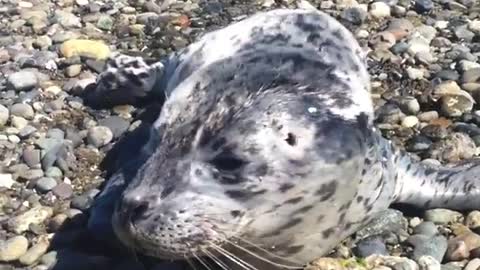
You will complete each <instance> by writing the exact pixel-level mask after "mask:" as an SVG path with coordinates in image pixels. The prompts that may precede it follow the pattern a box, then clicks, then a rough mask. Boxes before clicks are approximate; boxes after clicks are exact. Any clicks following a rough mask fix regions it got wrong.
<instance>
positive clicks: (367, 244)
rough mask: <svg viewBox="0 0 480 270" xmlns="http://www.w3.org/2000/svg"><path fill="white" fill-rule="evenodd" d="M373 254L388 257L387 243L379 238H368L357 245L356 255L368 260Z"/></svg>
mask: <svg viewBox="0 0 480 270" xmlns="http://www.w3.org/2000/svg"><path fill="white" fill-rule="evenodd" d="M373 254H379V255H388V250H387V247H386V246H385V243H384V242H383V241H382V239H381V238H379V237H375V236H374V237H368V238H365V239H362V240H360V241H359V242H358V243H357V244H356V248H355V255H357V256H358V257H362V258H366V257H368V256H370V255H373Z"/></svg>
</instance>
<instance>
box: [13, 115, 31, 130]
mask: <svg viewBox="0 0 480 270" xmlns="http://www.w3.org/2000/svg"><path fill="white" fill-rule="evenodd" d="M10 122H11V124H12V126H13V127H15V128H16V129H18V130H21V129H23V128H25V127H26V126H27V125H28V120H27V119H25V118H23V117H18V116H15V115H12V116H11V118H10Z"/></svg>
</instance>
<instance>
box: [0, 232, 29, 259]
mask: <svg viewBox="0 0 480 270" xmlns="http://www.w3.org/2000/svg"><path fill="white" fill-rule="evenodd" d="M27 249H28V240H27V238H25V236H21V235H19V236H14V237H12V238H10V239H8V240H6V241H4V242H0V261H1V262H10V261H15V260H17V259H18V258H20V257H21V256H22V255H24V254H25V252H27Z"/></svg>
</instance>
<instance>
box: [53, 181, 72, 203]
mask: <svg viewBox="0 0 480 270" xmlns="http://www.w3.org/2000/svg"><path fill="white" fill-rule="evenodd" d="M52 192H53V194H54V195H55V196H57V197H59V198H61V199H68V198H70V197H72V195H73V189H72V186H71V185H69V184H67V183H60V184H58V185H57V186H55V187H54V188H53V189H52Z"/></svg>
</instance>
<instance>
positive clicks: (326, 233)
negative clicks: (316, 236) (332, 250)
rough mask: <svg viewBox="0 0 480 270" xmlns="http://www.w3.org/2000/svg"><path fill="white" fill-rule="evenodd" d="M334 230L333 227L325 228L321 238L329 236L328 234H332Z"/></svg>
mask: <svg viewBox="0 0 480 270" xmlns="http://www.w3.org/2000/svg"><path fill="white" fill-rule="evenodd" d="M334 231H335V229H334V228H329V229H326V230H325V231H323V232H322V235H323V238H328V237H330V235H332V233H333V232H334Z"/></svg>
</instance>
